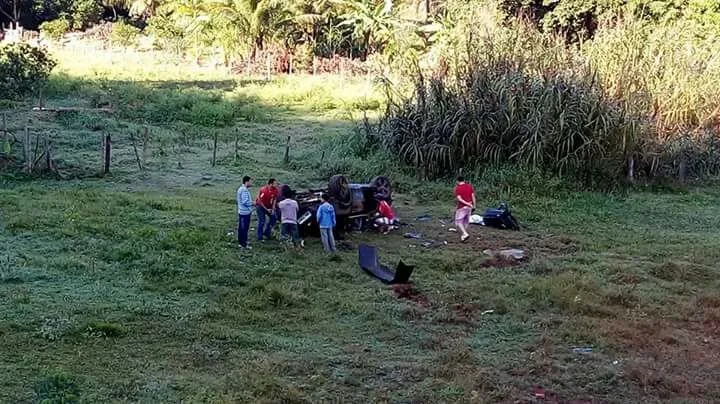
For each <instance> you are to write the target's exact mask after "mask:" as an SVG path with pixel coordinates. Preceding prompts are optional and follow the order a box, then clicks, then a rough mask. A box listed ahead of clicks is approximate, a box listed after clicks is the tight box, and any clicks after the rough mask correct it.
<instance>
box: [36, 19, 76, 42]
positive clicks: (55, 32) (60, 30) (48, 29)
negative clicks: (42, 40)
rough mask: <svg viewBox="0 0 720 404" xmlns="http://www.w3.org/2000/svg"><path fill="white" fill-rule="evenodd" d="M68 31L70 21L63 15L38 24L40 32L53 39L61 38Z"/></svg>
mask: <svg viewBox="0 0 720 404" xmlns="http://www.w3.org/2000/svg"><path fill="white" fill-rule="evenodd" d="M68 31H70V22H69V21H68V20H67V18H64V17H60V18H58V19H56V20H52V21H46V22H44V23H42V24H41V25H40V32H42V33H43V34H44V35H45V36H47V37H48V38H50V39H53V40H55V41H59V40H60V39H62V37H63V35H65V33H67V32H68Z"/></svg>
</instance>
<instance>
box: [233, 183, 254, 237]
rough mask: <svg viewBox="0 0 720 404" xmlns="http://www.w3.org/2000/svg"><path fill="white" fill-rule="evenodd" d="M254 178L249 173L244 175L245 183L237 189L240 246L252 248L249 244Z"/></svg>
mask: <svg viewBox="0 0 720 404" xmlns="http://www.w3.org/2000/svg"><path fill="white" fill-rule="evenodd" d="M251 186H252V179H251V178H250V177H248V176H247V175H246V176H244V177H243V184H242V185H241V186H240V187H239V188H238V190H237V195H236V197H237V206H238V230H237V234H238V246H239V247H241V248H246V249H250V246H249V245H248V232H249V231H250V217H251V216H252V209H253V204H252V197H251V196H250V187H251Z"/></svg>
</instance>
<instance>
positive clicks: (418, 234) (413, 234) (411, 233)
mask: <svg viewBox="0 0 720 404" xmlns="http://www.w3.org/2000/svg"><path fill="white" fill-rule="evenodd" d="M403 237H405V238H414V239H421V238H422V234H420V233H415V232H410V233H405V234H403Z"/></svg>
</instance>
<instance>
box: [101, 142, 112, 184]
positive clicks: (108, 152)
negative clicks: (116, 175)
mask: <svg viewBox="0 0 720 404" xmlns="http://www.w3.org/2000/svg"><path fill="white" fill-rule="evenodd" d="M104 156H105V164H104V166H103V174H104V175H105V174H108V173H110V158H111V157H112V140H111V139H110V135H105V153H104Z"/></svg>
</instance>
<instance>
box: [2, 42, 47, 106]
mask: <svg viewBox="0 0 720 404" xmlns="http://www.w3.org/2000/svg"><path fill="white" fill-rule="evenodd" d="M55 65H56V62H55V61H54V60H53V59H52V58H51V57H50V56H49V55H48V53H47V52H46V51H45V50H43V49H40V48H36V47H34V46H30V45H28V44H25V43H14V44H5V45H3V44H0V94H2V96H3V97H8V98H12V97H22V96H25V95H27V94H30V93H32V92H34V91H36V90H37V89H38V88H39V87H40V86H41V85H42V84H43V82H44V81H45V80H47V78H48V77H49V76H50V72H51V71H52V69H53V68H54V67H55Z"/></svg>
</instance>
